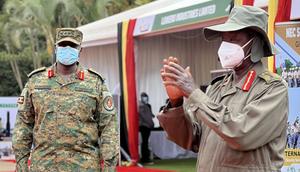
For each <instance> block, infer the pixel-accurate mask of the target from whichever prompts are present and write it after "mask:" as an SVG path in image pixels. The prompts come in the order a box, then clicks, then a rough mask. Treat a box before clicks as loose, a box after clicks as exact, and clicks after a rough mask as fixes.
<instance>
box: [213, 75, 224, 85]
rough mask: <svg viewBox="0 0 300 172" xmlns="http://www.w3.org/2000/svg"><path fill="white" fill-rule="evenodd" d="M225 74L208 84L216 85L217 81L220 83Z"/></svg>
mask: <svg viewBox="0 0 300 172" xmlns="http://www.w3.org/2000/svg"><path fill="white" fill-rule="evenodd" d="M226 75H227V74H223V75H220V76H217V77H216V78H215V79H213V80H212V81H211V82H210V85H214V84H215V83H217V82H218V81H221V80H223V79H224V78H225V76H226Z"/></svg>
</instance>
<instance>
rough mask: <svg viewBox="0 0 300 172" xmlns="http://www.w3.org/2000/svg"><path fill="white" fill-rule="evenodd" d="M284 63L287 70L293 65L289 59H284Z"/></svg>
mask: <svg viewBox="0 0 300 172" xmlns="http://www.w3.org/2000/svg"><path fill="white" fill-rule="evenodd" d="M284 63H285V67H286V68H287V69H289V68H291V67H292V66H293V63H292V62H291V61H290V60H289V59H285V61H284Z"/></svg>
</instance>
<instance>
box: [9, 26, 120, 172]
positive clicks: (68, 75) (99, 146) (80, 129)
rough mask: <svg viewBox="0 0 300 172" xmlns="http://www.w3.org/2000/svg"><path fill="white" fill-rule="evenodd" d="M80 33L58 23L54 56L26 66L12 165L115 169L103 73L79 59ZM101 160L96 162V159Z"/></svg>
mask: <svg viewBox="0 0 300 172" xmlns="http://www.w3.org/2000/svg"><path fill="white" fill-rule="evenodd" d="M81 41H82V33H81V32H80V31H79V30H76V29H73V28H61V29H57V34H56V58H57V62H56V63H55V64H54V65H52V66H51V67H49V68H45V67H43V68H40V69H37V70H35V71H33V72H31V73H30V74H29V75H28V77H29V80H28V82H27V84H26V85H25V88H24V90H23V91H22V94H21V96H20V97H19V99H18V114H17V120H16V125H15V128H14V133H13V150H14V152H15V154H16V163H17V171H29V169H28V165H27V163H28V160H29V157H31V158H30V160H31V164H30V171H43V172H44V171H55V172H58V171H59V172H60V171H63V172H64V171H68V172H71V171H72V172H73V171H80V172H84V171H91V172H93V171H115V166H116V164H117V161H118V156H119V131H118V125H117V115H116V110H115V107H114V104H113V99H112V96H111V94H110V92H109V90H108V88H107V86H106V85H105V83H104V78H103V77H102V76H101V75H100V74H98V73H97V72H95V71H93V70H92V69H84V68H83V67H82V66H80V64H79V62H78V58H79V52H80V49H81V47H80V45H81ZM100 162H101V163H100Z"/></svg>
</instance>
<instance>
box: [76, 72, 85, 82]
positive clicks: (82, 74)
mask: <svg viewBox="0 0 300 172" xmlns="http://www.w3.org/2000/svg"><path fill="white" fill-rule="evenodd" d="M77 75H78V78H79V79H80V80H82V81H83V80H84V71H83V70H81V71H79V72H78V74H77Z"/></svg>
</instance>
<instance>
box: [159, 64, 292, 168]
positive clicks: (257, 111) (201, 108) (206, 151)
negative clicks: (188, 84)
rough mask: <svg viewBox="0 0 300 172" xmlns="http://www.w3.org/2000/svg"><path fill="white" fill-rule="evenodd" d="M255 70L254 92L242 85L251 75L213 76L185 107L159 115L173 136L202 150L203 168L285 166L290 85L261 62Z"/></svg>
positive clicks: (200, 160)
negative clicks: (236, 79)
mask: <svg viewBox="0 0 300 172" xmlns="http://www.w3.org/2000/svg"><path fill="white" fill-rule="evenodd" d="M253 70H254V71H256V76H255V78H254V82H253V83H252V85H251V87H250V90H249V91H243V90H242V87H243V85H244V82H245V80H246V79H247V77H246V76H247V74H246V75H245V76H244V77H243V79H242V80H241V81H240V82H237V83H236V82H235V81H234V79H233V74H228V75H227V76H225V77H222V78H218V79H216V80H214V81H213V82H212V85H211V86H210V88H209V90H208V91H207V93H206V94H204V93H203V92H202V91H200V90H199V89H196V90H195V91H194V92H193V93H192V94H191V95H190V97H189V98H188V99H186V100H184V105H183V106H181V107H178V108H170V109H165V111H164V112H162V113H161V115H159V116H158V119H159V121H160V124H161V126H162V127H163V128H164V129H165V131H166V132H167V134H168V138H169V139H170V140H172V141H174V142H175V143H177V144H178V145H180V146H182V147H183V148H186V149H191V150H193V151H195V152H199V153H198V161H197V171H198V172H263V171H268V172H269V171H280V169H281V167H282V165H283V162H284V149H285V145H286V130H287V117H288V93H287V85H286V83H285V81H283V80H282V79H281V78H280V77H279V76H277V75H275V74H273V73H271V72H269V71H268V70H266V69H265V68H264V67H263V66H262V63H261V62H259V63H257V64H255V65H254V67H253ZM187 114H191V115H192V118H191V117H190V116H189V115H187ZM193 119H194V120H193Z"/></svg>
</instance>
